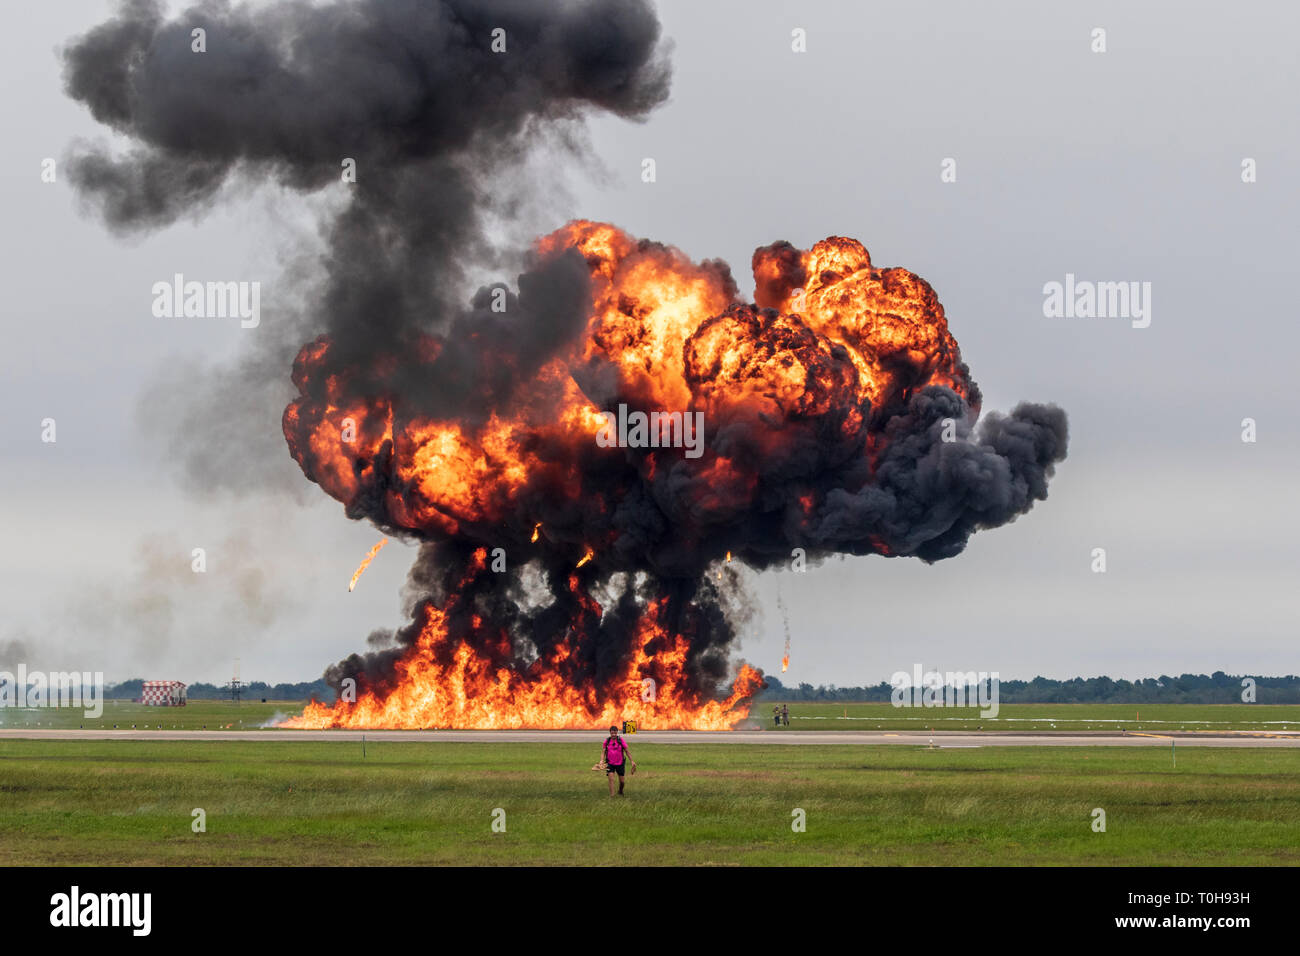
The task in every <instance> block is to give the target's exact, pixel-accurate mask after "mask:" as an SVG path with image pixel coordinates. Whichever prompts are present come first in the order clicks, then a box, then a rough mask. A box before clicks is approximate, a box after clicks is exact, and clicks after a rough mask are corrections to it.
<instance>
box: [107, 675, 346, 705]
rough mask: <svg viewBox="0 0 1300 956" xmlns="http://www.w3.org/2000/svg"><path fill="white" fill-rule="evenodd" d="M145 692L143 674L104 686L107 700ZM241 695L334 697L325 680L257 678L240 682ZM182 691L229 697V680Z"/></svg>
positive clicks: (194, 695)
mask: <svg viewBox="0 0 1300 956" xmlns="http://www.w3.org/2000/svg"><path fill="white" fill-rule="evenodd" d="M142 693H144V680H143V678H139V677H137V678H133V679H132V680H124V681H122V683H120V684H108V685H107V686H105V687H104V697H105V698H107V699H109V700H135V699H136V698H137V697H139V696H140V695H141V694H142ZM239 693H240V696H241V697H242V698H243V699H244V700H261V699H263V698H265V699H266V700H309V699H311V698H313V697H314V698H315V699H316V700H324V701H333V700H334V688H332V687H330V685H329V684H327V683H325V681H324V680H314V681H307V682H304V683H300V684H267V683H265V682H263V681H260V680H255V681H249V682H248V683H247V684H240V685H239ZM185 695H186V696H187V697H188V698H190V699H191V700H221V699H223V698H224V699H227V700H228V699H229V698H230V685H229V684H190V685H189V686H188V687H186V688H185Z"/></svg>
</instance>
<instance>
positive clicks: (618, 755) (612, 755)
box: [600, 727, 636, 797]
mask: <svg viewBox="0 0 1300 956" xmlns="http://www.w3.org/2000/svg"><path fill="white" fill-rule="evenodd" d="M600 754H601V756H602V757H603V758H604V760H605V766H606V768H607V771H606V776H608V777H609V795H610V796H611V797H612V796H613V795H614V778H615V776H617V777H618V792H619V796H622V795H623V767H624V763H625V762H624V759H623V758H624V755H626V756H627V760H626V763H630V764H632V769H633V770H635V769H636V762H635V761H633V760H632V751H631V750H629V749H628V746H627V743H626V742H625V741H624V740H623V738H622V737H620V736H619V735H618V728H617V727H611V728H609V736H608V737H606V738H605V743H604V744H603V745H602V747H601V751H600Z"/></svg>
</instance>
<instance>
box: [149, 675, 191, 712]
mask: <svg viewBox="0 0 1300 956" xmlns="http://www.w3.org/2000/svg"><path fill="white" fill-rule="evenodd" d="M140 703H142V704H144V705H145V706H147V707H184V706H185V685H184V684H182V683H181V682H180V681H178V680H147V681H145V682H144V691H143V692H142V693H141V694H140Z"/></svg>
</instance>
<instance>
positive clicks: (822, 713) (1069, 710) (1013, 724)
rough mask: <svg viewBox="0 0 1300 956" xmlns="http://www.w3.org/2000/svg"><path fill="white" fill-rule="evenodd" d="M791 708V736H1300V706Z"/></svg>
mask: <svg viewBox="0 0 1300 956" xmlns="http://www.w3.org/2000/svg"><path fill="white" fill-rule="evenodd" d="M775 703H777V702H775V701H763V702H761V703H759V704H758V706H756V707H755V708H754V709H753V710H752V711H751V713H750V717H751V719H753V720H755V721H758V722H759V723H760V724H763V725H764V726H766V727H769V728H770V727H771V726H772V707H773V705H774V704H775ZM787 706H788V707H789V708H790V727H789V728H788V729H790V730H924V729H927V728H930V727H933V728H934V729H935V730H975V729H976V728H982V729H984V730H1034V731H1039V730H1057V731H1068V730H1072V731H1088V730H1095V731H1103V730H1104V731H1114V730H1117V729H1119V728H1120V727H1123V728H1124V729H1125V730H1140V731H1143V732H1146V733H1163V732H1168V731H1179V732H1181V731H1187V732H1189V733H1191V732H1194V731H1201V732H1203V731H1222V730H1251V731H1259V732H1269V731H1287V730H1290V731H1300V705H1297V704H1136V705H1135V704H1003V705H1002V706H1001V707H999V708H998V715H997V717H996V718H989V717H981V716H980V713H979V710H978V709H977V708H953V707H926V708H921V707H894V706H893V705H892V704H887V703H880V704H835V703H820V702H807V701H795V702H793V703H788V704H787ZM1139 718H1140V719H1139ZM784 729H786V728H782V730H784Z"/></svg>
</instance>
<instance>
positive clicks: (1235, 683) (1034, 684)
mask: <svg viewBox="0 0 1300 956" xmlns="http://www.w3.org/2000/svg"><path fill="white" fill-rule="evenodd" d="M1246 676H1251V675H1245V674H1241V675H1233V674H1225V673H1224V672H1223V671H1215V672H1214V673H1213V674H1208V675H1207V674H1183V675H1181V676H1179V677H1170V676H1168V675H1162V676H1160V677H1148V678H1145V679H1143V680H1136V681H1128V680H1112V679H1111V678H1109V677H1087V678H1084V677H1074V678H1071V679H1070V680H1052V679H1051V678H1049V677H1035V678H1034V679H1033V680H1030V681H1024V680H1004V681H1001V682H1000V683H999V685H998V693H999V695H1000V696H999V700H1000V702H1001V703H1003V704H1240V703H1241V702H1242V700H1241V692H1242V690H1243V688H1242V683H1241V682H1242V680H1243V679H1244V678H1245V677H1246ZM1252 679H1253V680H1254V681H1255V700H1256V702H1257V703H1260V704H1300V676H1297V675H1294V674H1291V675H1288V676H1286V677H1253V676H1252ZM766 680H767V687H766V688H765V689H763V690H761V691H759V692H758V694H757V695H756V696H755V698H754V699H755V700H822V701H844V702H850V701H882V702H888V701H889V696H890V694H891V693H892V692H893V688H892V687H891V686H890V685H889V683H888V682H886V681H881V682H880V683H879V684H875V685H873V686H870V687H837V686H835V685H834V684H818V685H817V686H816V687H814V686H813V685H812V684H807V683H803V684H799V685H797V686H792V687H787V686H786V685H785V684H783V683H781V681H780V680H779V679H778V678H776V677H774V676H772V675H770V674H769V675H766ZM143 690H144V681H143V680H142V679H140V678H136V679H133V680H127V681H123V682H122V683H120V684H109V685H108V686H107V687H105V688H104V696H105V697H106V698H109V699H111V700H134V699H135V698H137V697H139V696H140V695H141V693H143ZM186 694H187V695H188V696H189V697H190V698H191V699H193V700H221V699H223V698H225V699H228V698H229V697H230V687H229V685H226V684H202V683H200V684H190V685H189V687H187V688H186ZM241 694H242V696H243V698H244V700H260V699H262V698H265V699H267V700H310V699H313V698H314V699H316V700H321V701H325V702H326V703H332V702H333V701H334V696H335V695H334V688H332V687H331V686H330V685H329V684H327V683H325V681H324V680H314V681H305V682H302V683H298V684H267V683H264V682H263V681H251V682H249V683H247V684H244V685H242V688H241Z"/></svg>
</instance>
